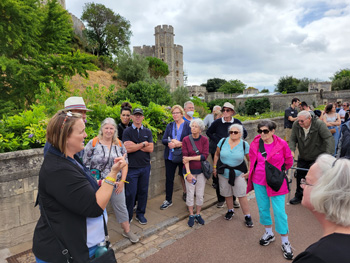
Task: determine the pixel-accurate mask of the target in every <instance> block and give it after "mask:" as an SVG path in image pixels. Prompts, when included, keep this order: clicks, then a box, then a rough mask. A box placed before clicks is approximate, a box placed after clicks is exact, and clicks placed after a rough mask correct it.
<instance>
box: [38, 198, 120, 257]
mask: <svg viewBox="0 0 350 263" xmlns="http://www.w3.org/2000/svg"><path fill="white" fill-rule="evenodd" d="M40 200H41V198H40V195H39V193H38V197H37V201H38V202H39V204H40V208H41V211H42V212H43V214H44V217H45V219H46V222H47V224H48V225H49V228H50V229H51V231H52V233H53V235H54V237H55V239H56V241H57V242H58V244H59V247H60V249H61V254H62V255H64V256H65V258H66V262H67V263H74V258H73V257H72V256H71V255H70V253H69V250H68V249H67V248H65V247H66V246H64V245H63V243H62V241H61V240H60V239H59V238H58V237H57V235H56V233H55V231H53V228H52V227H51V224H50V221H49V218H48V217H47V214H46V212H45V209H44V206H43V204H42V202H41V201H40ZM103 228H104V232H105V242H106V248H107V251H106V252H105V253H104V254H102V255H101V256H99V257H98V258H94V259H92V260H91V261H90V260H89V261H88V262H89V263H117V259H116V258H115V254H114V250H113V249H112V248H111V247H109V245H110V242H109V235H108V229H107V224H106V220H105V216H104V214H103ZM88 262H87V263H88Z"/></svg>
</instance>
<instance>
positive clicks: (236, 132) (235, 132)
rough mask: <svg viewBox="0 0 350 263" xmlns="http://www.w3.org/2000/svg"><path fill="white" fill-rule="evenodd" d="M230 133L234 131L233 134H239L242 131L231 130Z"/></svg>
mask: <svg viewBox="0 0 350 263" xmlns="http://www.w3.org/2000/svg"><path fill="white" fill-rule="evenodd" d="M228 133H229V134H232V133H233V134H236V135H237V134H238V133H240V132H239V131H229V132H228Z"/></svg>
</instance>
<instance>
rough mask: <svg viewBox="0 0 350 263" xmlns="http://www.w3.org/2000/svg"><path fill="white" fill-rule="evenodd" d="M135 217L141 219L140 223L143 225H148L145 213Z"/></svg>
mask: <svg viewBox="0 0 350 263" xmlns="http://www.w3.org/2000/svg"><path fill="white" fill-rule="evenodd" d="M135 219H136V220H137V221H139V223H140V224H141V225H146V224H147V219H146V218H145V217H144V215H137V216H136V217H135Z"/></svg>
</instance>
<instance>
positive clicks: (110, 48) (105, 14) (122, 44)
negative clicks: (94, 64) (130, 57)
mask: <svg viewBox="0 0 350 263" xmlns="http://www.w3.org/2000/svg"><path fill="white" fill-rule="evenodd" d="M81 20H82V21H84V22H86V23H87V29H86V36H87V37H88V41H89V42H90V43H91V45H92V46H94V45H97V47H96V53H97V56H100V55H111V54H114V55H117V54H118V52H119V51H121V50H125V49H127V48H128V45H129V44H130V36H131V34H132V33H131V30H130V22H129V21H128V20H126V19H125V18H124V17H122V16H121V15H119V14H115V13H114V12H113V10H112V9H110V8H107V7H105V6H104V5H103V4H95V3H87V4H85V6H84V9H83V14H82V16H81Z"/></svg>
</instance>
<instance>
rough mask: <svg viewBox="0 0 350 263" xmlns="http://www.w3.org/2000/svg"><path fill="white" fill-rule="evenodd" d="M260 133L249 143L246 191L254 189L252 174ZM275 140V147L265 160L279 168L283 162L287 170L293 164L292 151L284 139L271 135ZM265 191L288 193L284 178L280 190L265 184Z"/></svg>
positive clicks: (279, 193)
mask: <svg viewBox="0 0 350 263" xmlns="http://www.w3.org/2000/svg"><path fill="white" fill-rule="evenodd" d="M260 137H261V135H257V136H256V137H255V138H254V140H253V141H252V143H251V144H250V149H249V159H250V169H249V179H248V187H247V193H249V192H250V191H252V190H253V189H254V187H253V182H252V178H253V177H252V176H253V174H254V165H255V162H256V161H257V159H258V154H260V153H259V139H260ZM273 139H274V141H275V147H274V148H273V149H272V151H271V153H270V154H269V155H268V156H267V161H268V162H269V163H271V164H272V165H274V166H275V167H277V168H278V169H280V170H281V168H282V165H283V164H285V166H286V169H287V170H288V169H289V168H290V167H292V165H293V156H292V152H291V150H290V149H289V147H288V144H287V142H286V141H284V140H282V139H281V138H280V137H278V136H276V135H273ZM282 157H283V158H282ZM266 191H267V195H268V196H276V195H284V194H287V193H288V186H287V182H286V180H284V182H283V184H282V186H281V188H280V190H279V191H278V192H275V191H274V190H272V189H271V188H270V187H269V186H268V185H266Z"/></svg>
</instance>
